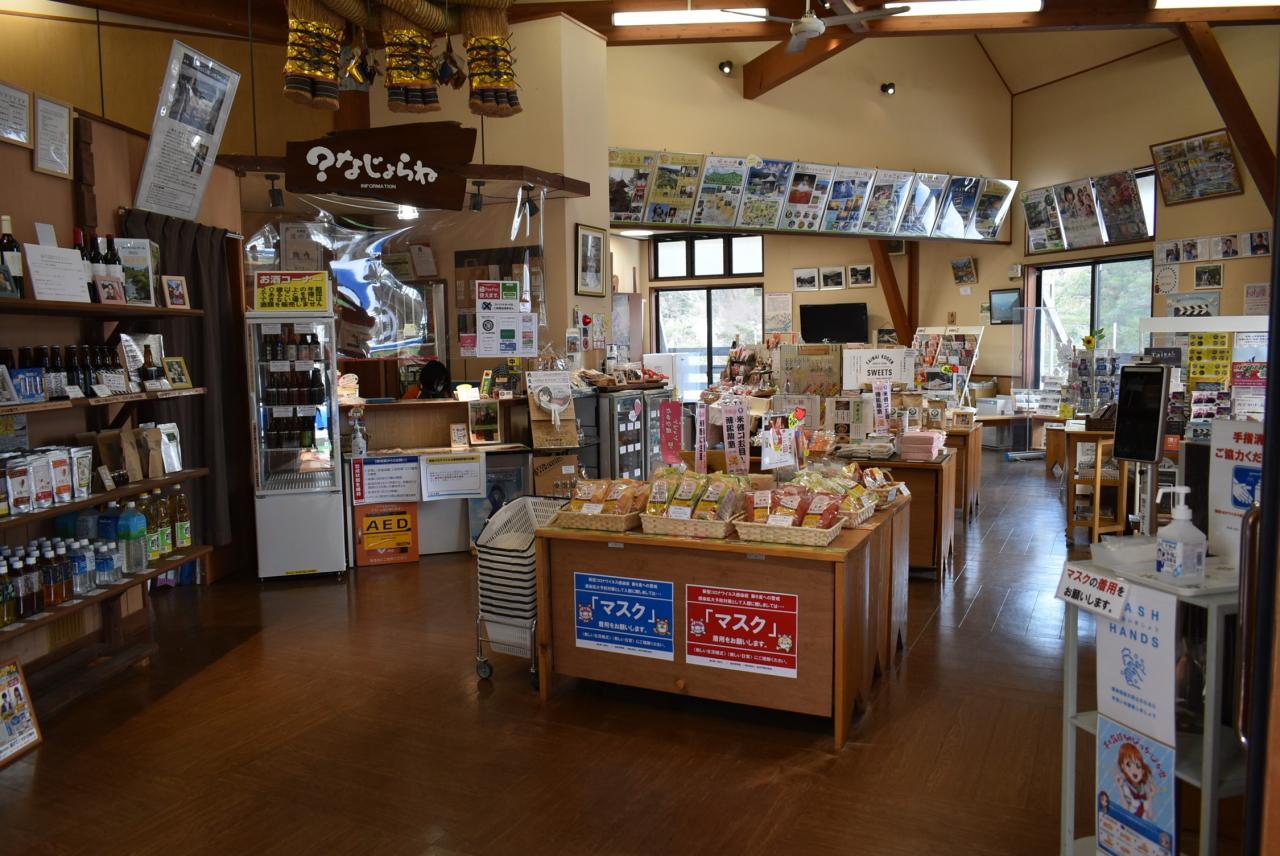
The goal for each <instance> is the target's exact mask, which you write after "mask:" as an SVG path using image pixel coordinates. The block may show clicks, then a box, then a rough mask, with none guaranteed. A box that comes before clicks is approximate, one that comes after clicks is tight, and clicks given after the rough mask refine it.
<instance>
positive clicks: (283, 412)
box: [271, 407, 293, 419]
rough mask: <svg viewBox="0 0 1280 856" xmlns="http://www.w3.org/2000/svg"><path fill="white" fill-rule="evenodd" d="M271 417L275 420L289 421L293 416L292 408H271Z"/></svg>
mask: <svg viewBox="0 0 1280 856" xmlns="http://www.w3.org/2000/svg"><path fill="white" fill-rule="evenodd" d="M271 415H272V416H274V417H275V418H277V419H289V418H290V417H292V416H293V408H292V407H272V408H271Z"/></svg>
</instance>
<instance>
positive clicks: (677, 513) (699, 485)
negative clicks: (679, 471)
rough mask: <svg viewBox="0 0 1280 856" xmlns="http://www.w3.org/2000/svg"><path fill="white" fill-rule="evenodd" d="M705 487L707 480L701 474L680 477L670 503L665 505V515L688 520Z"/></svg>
mask: <svg viewBox="0 0 1280 856" xmlns="http://www.w3.org/2000/svg"><path fill="white" fill-rule="evenodd" d="M706 489H707V480H706V478H705V477H703V476H699V475H694V474H688V475H685V476H684V477H682V478H681V479H680V484H678V485H677V486H676V490H675V493H673V494H672V495H671V505H670V506H668V507H667V516H668V517H674V518H676V519H678V520H688V519H689V518H691V517H692V516H693V509H694V508H695V507H696V506H697V504H698V500H699V499H700V498H701V497H702V493H703V491H705V490H706Z"/></svg>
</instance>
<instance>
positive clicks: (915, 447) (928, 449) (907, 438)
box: [898, 431, 947, 461]
mask: <svg viewBox="0 0 1280 856" xmlns="http://www.w3.org/2000/svg"><path fill="white" fill-rule="evenodd" d="M946 439H947V437H946V435H945V434H943V433H942V432H941V431H910V432H908V433H906V434H903V435H902V436H901V437H899V438H898V454H899V455H900V456H901V458H902V460H904V461H932V460H933V459H934V458H936V457H938V451H939V450H940V449H942V445H943V443H944V442H945V441H946Z"/></svg>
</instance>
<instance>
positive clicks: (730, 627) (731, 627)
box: [684, 584, 800, 678]
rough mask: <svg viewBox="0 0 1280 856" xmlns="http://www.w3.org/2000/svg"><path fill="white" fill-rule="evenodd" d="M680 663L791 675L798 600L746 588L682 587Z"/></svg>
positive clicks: (796, 651)
mask: <svg viewBox="0 0 1280 856" xmlns="http://www.w3.org/2000/svg"><path fill="white" fill-rule="evenodd" d="M685 617H686V620H687V622H688V625H687V627H686V631H687V632H686V636H685V657H684V659H685V662H686V663H690V664H692V665H696V666H707V667H709V668H712V669H732V670H734V671H740V672H759V673H763V674H767V675H774V676H777V677H781V678H794V677H795V676H796V671H797V666H798V663H799V658H800V652H799V646H798V642H799V635H798V630H799V618H800V598H799V597H798V596H797V595H794V594H781V593H778V592H770V591H751V590H750V589H737V588H721V587H719V586H699V585H693V584H690V585H687V586H685Z"/></svg>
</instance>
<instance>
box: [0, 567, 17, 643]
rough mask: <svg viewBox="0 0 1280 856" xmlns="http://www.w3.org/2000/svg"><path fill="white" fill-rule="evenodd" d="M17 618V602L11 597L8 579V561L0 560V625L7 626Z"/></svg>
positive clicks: (11, 589) (10, 584) (11, 592)
mask: <svg viewBox="0 0 1280 856" xmlns="http://www.w3.org/2000/svg"><path fill="white" fill-rule="evenodd" d="M17 618H18V608H17V604H16V603H14V598H13V584H12V583H11V582H10V580H9V563H8V562H0V627H8V626H9V625H10V624H12V623H13V622H14V621H16V620H17Z"/></svg>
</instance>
